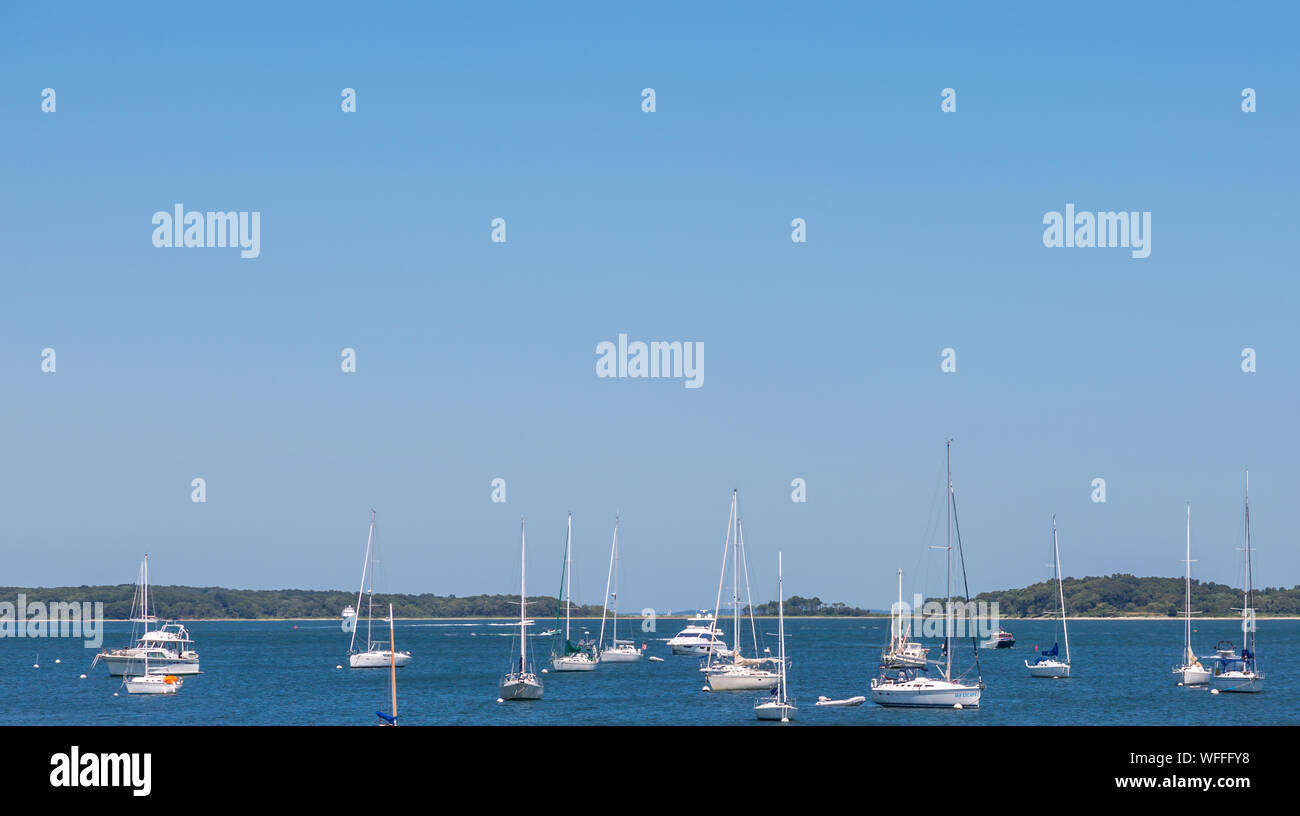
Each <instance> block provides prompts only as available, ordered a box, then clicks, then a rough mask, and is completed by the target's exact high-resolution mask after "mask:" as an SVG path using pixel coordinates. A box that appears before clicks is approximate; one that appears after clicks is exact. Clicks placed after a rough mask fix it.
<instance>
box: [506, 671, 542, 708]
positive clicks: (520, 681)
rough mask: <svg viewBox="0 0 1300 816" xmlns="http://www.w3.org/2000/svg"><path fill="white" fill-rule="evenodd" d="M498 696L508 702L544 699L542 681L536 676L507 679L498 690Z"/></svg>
mask: <svg viewBox="0 0 1300 816" xmlns="http://www.w3.org/2000/svg"><path fill="white" fill-rule="evenodd" d="M498 696H499V697H500V698H501V699H502V700H503V701H506V702H509V701H511V700H540V699H542V681H541V680H538V679H537V677H536V676H534V675H528V676H526V677H523V678H519V677H513V676H512V677H506V678H505V679H503V680H502V681H501V685H500V687H499V688H498Z"/></svg>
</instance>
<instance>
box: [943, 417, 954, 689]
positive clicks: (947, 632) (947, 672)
mask: <svg viewBox="0 0 1300 816" xmlns="http://www.w3.org/2000/svg"><path fill="white" fill-rule="evenodd" d="M944 447H945V448H946V450H947V461H948V508H947V510H948V546H947V548H946V550H947V552H946V553H945V555H947V557H948V605H947V609H946V610H945V611H944V631H943V650H944V652H945V653H946V654H947V657H948V662H947V665H946V666H945V668H944V673H943V678H944V679H945V680H952V440H951V439H949V440H947V441H946V442H945V444H944Z"/></svg>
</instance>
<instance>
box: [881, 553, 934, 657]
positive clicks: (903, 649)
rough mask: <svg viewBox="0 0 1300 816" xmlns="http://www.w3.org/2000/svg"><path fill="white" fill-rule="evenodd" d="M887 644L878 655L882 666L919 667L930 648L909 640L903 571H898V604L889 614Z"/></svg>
mask: <svg viewBox="0 0 1300 816" xmlns="http://www.w3.org/2000/svg"><path fill="white" fill-rule="evenodd" d="M890 618H891V620H890V623H889V646H888V647H887V648H886V649H885V651H884V652H883V653H882V654H881V655H880V664H881V665H882V666H889V667H898V666H911V667H913V668H919V667H921V666H924V665H925V661H926V656H927V655H928V654H929V653H930V650H929V649H927V648H925V647H924V646H922V645H921V644H920V643H917V642H916V641H913V640H909V639H908V638H909V636H910V635H911V633H912V632H911V629H910V627H908V625H907V615H906V614H905V613H904V611H903V571H902V570H901V569H900V570H899V571H898V604H897V605H896V606H895V607H894V609H893V610H892V611H891V614H890Z"/></svg>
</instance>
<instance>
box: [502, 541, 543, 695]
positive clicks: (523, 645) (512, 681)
mask: <svg viewBox="0 0 1300 816" xmlns="http://www.w3.org/2000/svg"><path fill="white" fill-rule="evenodd" d="M524 551H525V541H524V521H523V519H520V520H519V662H518V663H517V664H515V665H514V666H512V667H511V670H510V671H509V672H508V673H507V674H506V675H505V676H504V677H502V678H501V683H500V684H499V686H498V694H497V700H498V701H504V700H540V699H542V679H541V678H540V677H538V676H537V674H536V673H535V672H534V671H533V670H532V669H530V668H529V666H528V624H529V623H530V621H529V620H528V596H527V595H526V594H525V592H524V573H525V572H526V566H527V561H526V560H525V558H524Z"/></svg>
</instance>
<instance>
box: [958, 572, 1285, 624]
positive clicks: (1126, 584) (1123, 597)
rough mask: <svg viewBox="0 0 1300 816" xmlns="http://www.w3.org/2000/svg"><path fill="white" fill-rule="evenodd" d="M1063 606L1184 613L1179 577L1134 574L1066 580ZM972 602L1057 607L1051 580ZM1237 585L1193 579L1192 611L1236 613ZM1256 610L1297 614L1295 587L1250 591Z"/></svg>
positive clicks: (1108, 612) (1042, 611) (1042, 612)
mask: <svg viewBox="0 0 1300 816" xmlns="http://www.w3.org/2000/svg"><path fill="white" fill-rule="evenodd" d="M1061 583H1062V588H1063V589H1064V591H1065V610H1066V612H1067V613H1068V614H1069V615H1071V616H1078V617H1094V618H1124V617H1177V616H1180V615H1182V614H1183V602H1184V598H1185V592H1186V588H1185V584H1184V579H1183V578H1139V577H1137V576H1135V575H1126V574H1122V573H1121V574H1115V575H1102V576H1088V577H1086V578H1066V579H1065V580H1064V581H1062V582H1061ZM974 600H975V601H987V602H990V603H991V602H994V601H996V602H997V604H998V614H999V615H1000V616H1001V617H1004V618H1035V617H1042V616H1048V615H1051V614H1052V613H1053V610H1054V609H1055V606H1056V603H1057V601H1056V582H1055V581H1043V582H1041V583H1037V584H1032V585H1030V586H1027V587H1025V588H1023V589H1007V590H1003V591H1000V592H981V593H980V594H979V595H976V596H975V598H974ZM1241 605H1242V592H1241V590H1240V589H1236V588H1234V587H1230V586H1228V585H1226V584H1216V583H1214V582H1213V581H1209V582H1202V581H1196V580H1193V581H1192V612H1193V613H1195V614H1198V615H1199V616H1200V617H1208V618H1224V617H1232V616H1236V615H1240V614H1241ZM1253 606H1254V607H1255V614H1256V615H1258V616H1261V617H1264V616H1275V617H1290V616H1295V615H1300V586H1295V587H1292V588H1291V589H1284V588H1281V587H1268V588H1266V589H1257V590H1255V598H1254V601H1253Z"/></svg>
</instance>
